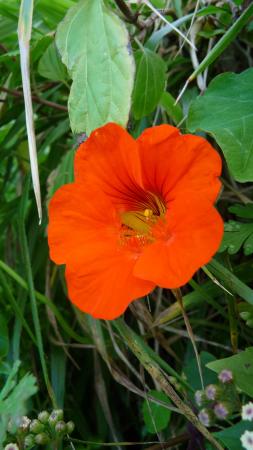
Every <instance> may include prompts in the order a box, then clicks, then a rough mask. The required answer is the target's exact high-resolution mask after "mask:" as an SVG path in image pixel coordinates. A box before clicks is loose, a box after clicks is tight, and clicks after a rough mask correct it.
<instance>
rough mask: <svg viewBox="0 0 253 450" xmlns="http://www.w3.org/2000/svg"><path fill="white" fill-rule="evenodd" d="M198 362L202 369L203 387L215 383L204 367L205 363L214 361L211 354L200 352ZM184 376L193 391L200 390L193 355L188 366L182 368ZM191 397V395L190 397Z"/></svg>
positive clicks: (199, 381)
mask: <svg viewBox="0 0 253 450" xmlns="http://www.w3.org/2000/svg"><path fill="white" fill-rule="evenodd" d="M199 357H200V362H201V368H202V375H203V380H204V385H205V386H206V385H208V384H210V383H215V382H216V381H217V378H216V376H215V375H214V374H213V373H212V372H211V371H210V370H209V369H207V368H206V367H205V366H206V364H207V363H209V362H211V361H214V360H215V357H214V356H213V355H211V353H208V352H201V353H200V355H199ZM183 370H184V374H185V375H186V377H187V380H188V382H189V384H190V386H191V387H192V388H193V391H196V390H197V389H202V385H201V380H200V376H199V371H198V366H197V361H196V358H195V357H194V355H192V357H191V359H190V361H189V362H188V364H187V365H186V366H185V367H184V369H183ZM192 397H193V395H192Z"/></svg>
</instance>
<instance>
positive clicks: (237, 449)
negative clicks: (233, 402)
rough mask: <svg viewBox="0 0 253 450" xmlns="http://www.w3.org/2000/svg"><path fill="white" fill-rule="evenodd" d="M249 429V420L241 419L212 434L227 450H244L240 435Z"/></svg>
mask: <svg viewBox="0 0 253 450" xmlns="http://www.w3.org/2000/svg"><path fill="white" fill-rule="evenodd" d="M248 429H249V422H247V421H241V422H239V423H237V424H236V425H233V426H232V427H229V428H225V430H222V431H218V432H216V433H214V436H215V437H216V438H217V439H218V440H219V441H221V442H222V444H224V445H225V446H226V448H227V449H228V450H244V448H243V447H242V444H241V440H240V437H241V435H242V434H243V433H244V431H246V430H248Z"/></svg>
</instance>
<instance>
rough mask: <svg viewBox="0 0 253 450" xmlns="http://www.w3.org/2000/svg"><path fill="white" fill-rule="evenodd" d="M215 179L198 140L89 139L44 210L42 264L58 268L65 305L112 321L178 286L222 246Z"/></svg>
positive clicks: (216, 165)
mask: <svg viewBox="0 0 253 450" xmlns="http://www.w3.org/2000/svg"><path fill="white" fill-rule="evenodd" d="M220 172H221V159H220V156H219V154H218V153H217V152H216V151H215V150H214V149H213V148H212V146H211V145H210V144H209V143H208V142H207V141H206V140H205V139H204V138H202V137H199V136H193V135H182V134H180V132H179V130H178V129H177V128H175V127H172V126H170V125H160V126H156V127H153V128H149V129H146V130H145V131H144V132H143V133H142V135H141V136H140V137H139V138H138V139H137V140H135V139H133V138H132V137H131V136H130V135H129V134H128V133H127V131H126V130H125V129H123V128H122V127H120V126H119V125H116V124H113V123H109V124H107V125H105V126H103V127H101V128H98V129H97V130H95V131H94V132H93V133H92V134H91V135H90V137H89V138H88V139H87V140H86V142H84V143H82V144H81V145H80V147H79V148H78V150H77V153H76V155H75V164H74V176H75V181H74V183H71V184H67V185H65V186H62V187H61V188H60V189H59V190H58V191H57V192H56V193H55V194H54V196H53V197H52V199H51V201H50V203H49V227H48V239H49V247H50V256H51V259H52V260H53V261H54V262H55V263H57V264H66V280H67V287H68V295H69V298H70V299H71V301H72V302H73V303H74V304H75V305H76V306H77V307H78V308H79V309H81V310H82V311H85V312H87V313H89V314H91V315H92V316H93V317H96V318H103V319H114V318H116V317H118V316H119V315H121V314H122V313H123V312H124V311H125V309H126V308H127V306H128V305H129V303H130V302H131V301H133V300H135V299H137V298H139V297H142V296H145V295H147V294H148V293H149V292H151V291H152V290H153V289H154V287H155V286H156V285H159V286H161V287H164V288H178V287H180V286H182V285H184V284H185V283H187V282H188V281H189V280H190V278H191V277H192V276H193V275H194V273H195V272H196V271H197V270H198V269H199V268H200V267H201V266H202V265H204V264H206V263H207V262H208V261H209V260H210V259H211V258H212V256H213V255H214V254H215V252H216V251H217V249H218V247H219V245H220V242H221V239H222V234H223V222H222V219H221V217H220V215H219V213H218V212H217V211H216V209H215V207H214V202H215V200H216V198H217V196H218V193H219V191H220V187H221V183H220V180H219V178H218V177H219V175H220Z"/></svg>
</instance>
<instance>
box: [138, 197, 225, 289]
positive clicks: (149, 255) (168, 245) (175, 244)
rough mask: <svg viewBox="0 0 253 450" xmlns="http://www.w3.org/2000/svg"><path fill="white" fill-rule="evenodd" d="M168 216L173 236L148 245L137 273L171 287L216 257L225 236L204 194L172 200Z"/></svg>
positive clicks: (215, 212) (186, 279)
mask: <svg viewBox="0 0 253 450" xmlns="http://www.w3.org/2000/svg"><path fill="white" fill-rule="evenodd" d="M166 220H167V236H168V235H170V237H169V238H167V240H162V239H160V240H157V241H156V242H155V243H154V244H152V245H149V246H147V247H146V248H145V250H144V252H143V254H142V255H141V256H140V258H139V259H138V261H137V263H136V265H135V268H134V275H136V276H137V277H140V278H143V279H145V280H152V281H153V282H154V283H156V284H158V285H160V286H162V287H165V288H171V289H172V288H177V287H180V286H182V285H184V284H185V283H187V282H188V281H189V280H190V279H191V277H192V276H193V275H194V273H195V272H196V271H197V270H198V269H199V268H200V267H201V266H203V265H204V264H206V263H207V262H208V261H209V260H210V259H211V258H212V257H213V255H214V254H215V253H216V251H217V250H218V248H219V245H220V242H221V239H222V235H223V221H222V219H221V217H220V215H219V213H218V212H217V211H216V209H215V208H214V207H213V206H211V205H210V203H209V202H206V199H205V198H203V197H200V198H199V197H198V198H195V200H194V199H193V198H191V199H188V198H187V197H185V198H183V197H181V199H179V200H176V201H175V202H172V203H171V205H170V208H169V210H168V211H167V214H166Z"/></svg>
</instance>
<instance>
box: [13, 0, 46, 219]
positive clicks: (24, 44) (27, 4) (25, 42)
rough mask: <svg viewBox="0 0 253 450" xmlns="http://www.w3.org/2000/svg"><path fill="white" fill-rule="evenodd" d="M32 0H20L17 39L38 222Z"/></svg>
mask: <svg viewBox="0 0 253 450" xmlns="http://www.w3.org/2000/svg"><path fill="white" fill-rule="evenodd" d="M32 16H33V0H22V1H21V6H20V13H19V22H18V41H19V49H20V66H21V75H22V84H23V93H24V102H25V118H26V129H27V137H28V147H29V156H30V164H31V173H32V182H33V189H34V194H35V198H36V203H37V209H38V215H39V223H41V219H42V207H41V194H40V180H39V169H38V158H37V149H36V139H35V132H34V121H33V107H32V94H31V83H30V39H31V30H32Z"/></svg>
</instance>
